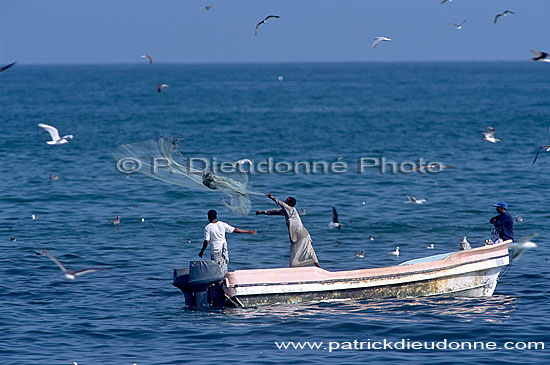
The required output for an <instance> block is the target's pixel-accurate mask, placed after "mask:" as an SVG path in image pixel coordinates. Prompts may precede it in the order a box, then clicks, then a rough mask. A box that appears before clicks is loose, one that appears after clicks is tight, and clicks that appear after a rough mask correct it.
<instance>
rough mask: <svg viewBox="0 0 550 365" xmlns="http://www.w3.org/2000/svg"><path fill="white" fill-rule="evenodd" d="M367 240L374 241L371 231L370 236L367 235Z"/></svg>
mask: <svg viewBox="0 0 550 365" xmlns="http://www.w3.org/2000/svg"><path fill="white" fill-rule="evenodd" d="M369 240H370V241H374V237H373V236H372V233H371V234H370V236H369Z"/></svg>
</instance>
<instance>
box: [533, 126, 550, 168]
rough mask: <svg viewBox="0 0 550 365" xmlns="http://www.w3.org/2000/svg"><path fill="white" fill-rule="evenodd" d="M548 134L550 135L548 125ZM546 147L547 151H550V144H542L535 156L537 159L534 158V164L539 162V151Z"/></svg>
mask: <svg viewBox="0 0 550 365" xmlns="http://www.w3.org/2000/svg"><path fill="white" fill-rule="evenodd" d="M548 135H549V136H550V127H548ZM544 149H546V152H550V145H545V146H542V147H540V148H539V150H538V151H537V155H536V156H535V159H534V160H533V165H534V164H535V162H537V158H539V153H540V151H542V150H544Z"/></svg>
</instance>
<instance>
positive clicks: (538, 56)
mask: <svg viewBox="0 0 550 365" xmlns="http://www.w3.org/2000/svg"><path fill="white" fill-rule="evenodd" d="M531 52H533V54H534V55H535V57H531V59H532V60H533V61H539V62H550V55H548V53H546V52H541V51H535V50H534V49H532V50H531Z"/></svg>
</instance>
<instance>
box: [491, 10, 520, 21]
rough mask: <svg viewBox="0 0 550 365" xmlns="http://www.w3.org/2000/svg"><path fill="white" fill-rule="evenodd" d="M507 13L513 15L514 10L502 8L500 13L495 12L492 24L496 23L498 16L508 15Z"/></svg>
mask: <svg viewBox="0 0 550 365" xmlns="http://www.w3.org/2000/svg"><path fill="white" fill-rule="evenodd" d="M508 14H514V15H515V14H516V13H514V12H513V11H511V10H504V11H503V12H502V13H500V14H497V15H496V16H495V20H494V21H493V24H496V23H497V20H498V18H500V17H501V16H506V15H508Z"/></svg>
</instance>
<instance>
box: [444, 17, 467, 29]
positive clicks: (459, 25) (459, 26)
mask: <svg viewBox="0 0 550 365" xmlns="http://www.w3.org/2000/svg"><path fill="white" fill-rule="evenodd" d="M466 20H468V19H464V20H463V21H462V22H460V24H455V23H448V25H452V26H453V27H456V29H458V30H461V29H462V24H464V23H466Z"/></svg>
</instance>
